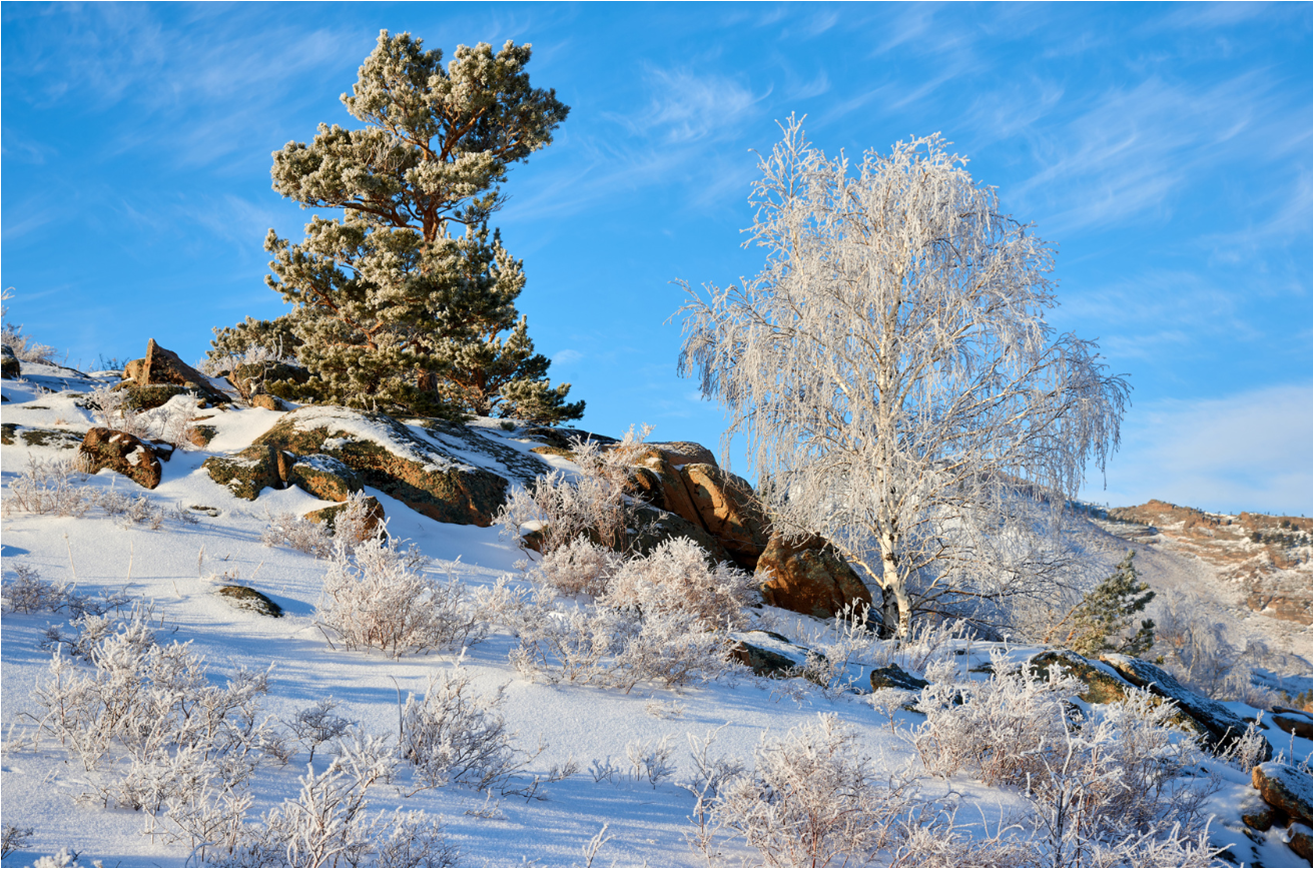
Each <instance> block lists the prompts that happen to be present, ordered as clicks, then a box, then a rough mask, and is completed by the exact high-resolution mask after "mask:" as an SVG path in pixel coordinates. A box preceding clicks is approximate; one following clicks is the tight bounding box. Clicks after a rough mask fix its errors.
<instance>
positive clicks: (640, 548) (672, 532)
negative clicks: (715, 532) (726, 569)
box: [633, 507, 733, 564]
mask: <svg viewBox="0 0 1314 869" xmlns="http://www.w3.org/2000/svg"><path fill="white" fill-rule="evenodd" d="M638 525H639V527H638V528H637V529H635V533H636V535H637V536H636V537H635V538H634V540H633V548H634V551H635V552H636V553H637V554H639V555H647V554H649V553H650V552H652V551H653V550H654V549H656V548H657V547H658V546H660V545H662V544H663V543H665V542H666V541H667V540H672V539H674V538H676V537H685V538H688V539H689V540H692V541H693V542H694V543H697V544H698V545H699V546H701V547H702V548H703V550H704V551H705V552H706V553H707V557H708V558H709V559H710V560H711V562H712V563H713V564H720V563H721V562H723V561H729V562H733V559H732V558H731V557H730V553H728V552H726V551H725V547H724V546H722V545H721V541H719V540H717V539H716V538H715V537H713V536H712V535H711V534H708V533H707V531H706V530H705V529H703V528H702V527H701V526H699V525H695V524H693V523H692V522H689V521H687V520H686V519H684V518H683V517H681V516H677V515H676V514H674V513H668V512H666V511H664V510H657V509H654V508H651V507H647V508H640V510H639V523H638Z"/></svg>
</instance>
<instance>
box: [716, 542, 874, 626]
mask: <svg viewBox="0 0 1314 869" xmlns="http://www.w3.org/2000/svg"><path fill="white" fill-rule="evenodd" d="M727 548H728V547H727ZM732 554H733V553H732ZM756 566H757V573H758V575H759V576H760V577H761V578H762V580H763V583H762V600H763V601H765V602H766V603H768V604H770V605H771V606H777V607H780V608H781V609H787V610H790V611H792V612H797V613H804V614H806V615H811V616H817V617H818V618H830V617H832V616H834V615H835V614H836V613H838V612H839V611H840V610H842V609H843V608H844V607H845V605H846V604H849V603H857V604H864V605H866V606H867V607H868V608H869V611H870V608H871V606H872V597H871V590H870V589H868V588H867V586H866V585H865V584H864V583H863V581H862V579H861V578H860V577H859V576H858V574H857V573H855V572H854V571H853V568H851V567H849V565H848V563H847V562H845V560H844V559H843V558H841V557H840V555H839V553H837V552H836V551H835V550H834V548H832V547H831V546H829V545H828V544H827V543H826V541H824V540H822V539H821V538H820V537H810V538H806V539H802V540H797V539H796V540H791V539H790V538H787V537H785V536H784V535H781V534H776V535H773V536H772V537H771V540H770V543H769V544H768V545H767V546H766V548H765V550H764V551H763V552H762V554H761V556H760V557H759V558H758V559H757V561H756Z"/></svg>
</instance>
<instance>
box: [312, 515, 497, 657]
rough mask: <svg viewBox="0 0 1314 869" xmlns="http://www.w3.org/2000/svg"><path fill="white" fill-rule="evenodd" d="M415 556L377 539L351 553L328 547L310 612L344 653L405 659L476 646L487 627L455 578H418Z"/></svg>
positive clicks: (349, 548)
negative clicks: (366, 651) (414, 654)
mask: <svg viewBox="0 0 1314 869" xmlns="http://www.w3.org/2000/svg"><path fill="white" fill-rule="evenodd" d="M425 560H427V559H424V557H423V555H421V554H420V553H419V552H418V550H416V549H414V548H412V549H410V550H401V549H399V546H398V544H397V543H396V542H395V541H393V540H391V539H389V538H387V537H386V536H385V535H383V534H379V535H376V536H374V537H372V538H370V539H368V540H366V541H364V542H363V543H360V544H358V545H356V546H348V545H347V544H346V543H345V542H344V541H342V540H338V541H335V543H334V547H333V555H332V558H331V560H330V562H329V570H328V574H327V575H326V576H325V578H324V590H323V593H322V595H321V597H320V601H319V604H318V605H317V607H316V615H317V616H318V618H319V621H320V623H321V624H323V625H325V626H326V627H328V628H331V629H332V630H333V631H334V632H335V633H336V634H337V635H338V636H339V637H341V638H342V641H343V643H344V644H345V645H346V646H347V648H348V649H379V650H380V651H383V652H387V653H388V654H390V655H392V656H393V657H400V656H401V655H403V654H406V653H408V652H429V651H433V650H440V651H442V650H450V649H459V648H462V647H464V646H470V645H473V644H474V643H477V642H480V641H481V640H483V639H484V637H486V636H487V632H488V626H487V624H486V623H485V622H483V621H482V620H481V619H480V618H479V616H478V614H477V613H476V612H475V608H474V607H473V606H472V605H471V604H470V602H469V601H468V600H467V597H466V592H465V586H464V585H463V584H462V583H461V582H459V581H458V580H457V579H456V578H455V577H454V576H449V577H448V581H447V582H446V583H443V582H440V581H438V580H437V579H436V578H435V577H433V576H430V575H428V574H425V573H422V572H421V570H420V568H421V567H422V566H423V561H425Z"/></svg>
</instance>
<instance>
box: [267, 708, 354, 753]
mask: <svg viewBox="0 0 1314 869" xmlns="http://www.w3.org/2000/svg"><path fill="white" fill-rule="evenodd" d="M337 707H338V704H337V702H336V701H335V700H334V699H333V698H332V697H326V698H324V699H323V700H321V701H319V702H318V703H316V704H315V705H314V706H308V707H307V708H305V709H302V710H300V711H298V712H297V714H296V715H294V716H292V719H291V720H290V721H286V722H284V723H285V724H286V725H287V728H288V729H289V730H290V731H292V735H293V737H294V738H295V739H296V740H297V742H300V743H301V744H302V745H303V746H305V748H306V751H307V752H308V753H309V757H307V758H306V760H307V762H314V760H315V749H316V748H317V747H318V746H320V745H322V744H323V743H325V742H328V741H330V740H333V739H337V738H338V737H340V736H342V735H343V734H344V733H346V732H347V729H348V728H349V727H351V726H352V722H350V721H348V720H347V719H345V718H343V717H342V716H341V715H335V714H334V713H333V710H334V709H336V708H337Z"/></svg>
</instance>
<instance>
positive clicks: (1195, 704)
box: [1100, 654, 1273, 761]
mask: <svg viewBox="0 0 1314 869" xmlns="http://www.w3.org/2000/svg"><path fill="white" fill-rule="evenodd" d="M1100 660H1102V661H1103V662H1104V663H1106V664H1108V665H1109V666H1110V667H1112V668H1113V669H1114V670H1117V671H1118V675H1119V676H1121V677H1123V678H1124V679H1126V680H1127V681H1128V682H1130V683H1132V684H1133V685H1135V686H1136V687H1137V688H1144V689H1145V690H1147V691H1149V692H1150V693H1151V694H1155V695H1157V696H1159V697H1163V698H1165V699H1167V700H1171V701H1173V702H1174V703H1176V704H1177V708H1178V709H1180V710H1181V711H1182V712H1184V713H1186V714H1187V715H1189V716H1190V717H1191V719H1192V720H1193V721H1194V722H1195V723H1196V724H1198V725H1199V727H1200V729H1201V731H1202V733H1201V738H1202V740H1203V741H1204V743H1205V744H1206V746H1208V747H1209V748H1210V749H1211V750H1212V751H1215V752H1223V751H1226V750H1227V749H1228V748H1230V747H1231V746H1232V744H1233V743H1234V742H1235V741H1236V740H1237V739H1238V738H1240V737H1241V736H1242V735H1243V734H1244V733H1245V732H1246V726H1247V725H1246V722H1245V721H1244V720H1243V719H1242V718H1241V717H1240V716H1239V715H1237V714H1236V713H1234V712H1232V710H1230V709H1228V708H1227V707H1226V706H1224V705H1223V704H1221V703H1219V702H1217V701H1215V700H1210V699H1209V698H1208V697H1204V696H1201V695H1200V694H1197V693H1195V692H1194V691H1192V690H1191V689H1189V688H1187V687H1186V686H1185V685H1183V684H1182V683H1181V682H1179V681H1177V679H1176V678H1174V677H1173V675H1172V674H1171V673H1169V672H1168V671H1167V670H1164V669H1162V668H1161V667H1156V666H1155V665H1154V664H1151V663H1150V662H1149V661H1142V660H1141V659H1140V658H1133V657H1131V656H1130V655H1116V654H1106V655H1101V656H1100ZM1272 757H1273V746H1271V745H1269V744H1268V740H1264V749H1263V754H1262V756H1261V759H1262V760H1265V761H1266V760H1269V759H1270V758H1272Z"/></svg>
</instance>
